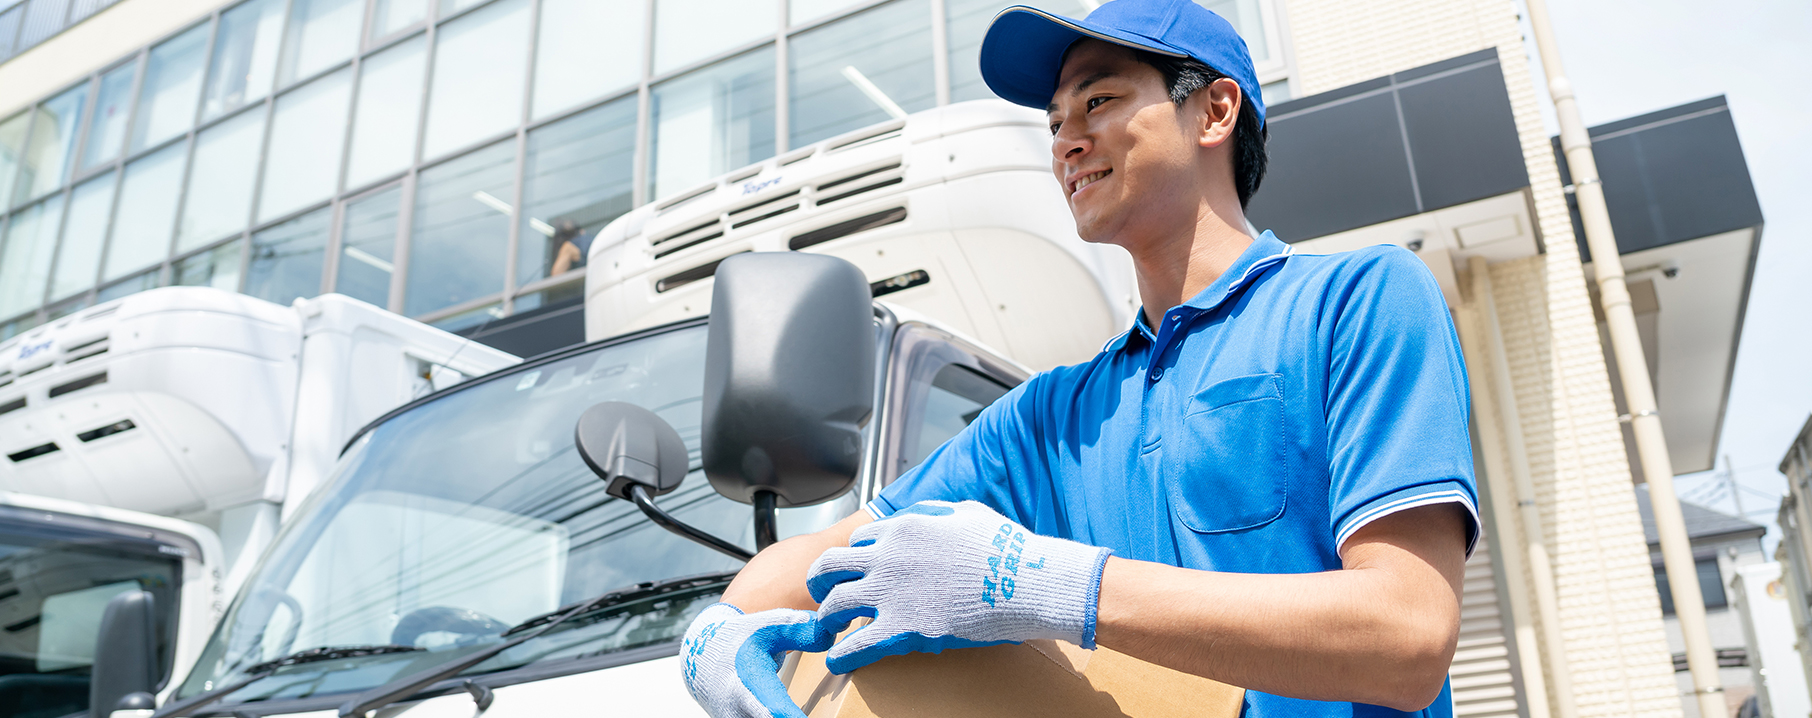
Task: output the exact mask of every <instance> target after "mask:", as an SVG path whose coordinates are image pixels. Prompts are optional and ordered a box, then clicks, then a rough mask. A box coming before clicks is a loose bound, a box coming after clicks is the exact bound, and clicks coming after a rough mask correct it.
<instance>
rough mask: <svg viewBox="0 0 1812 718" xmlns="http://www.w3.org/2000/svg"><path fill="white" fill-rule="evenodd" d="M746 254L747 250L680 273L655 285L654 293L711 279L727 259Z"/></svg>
mask: <svg viewBox="0 0 1812 718" xmlns="http://www.w3.org/2000/svg"><path fill="white" fill-rule="evenodd" d="M746 252H747V250H744V251H743V252H736V253H735V254H731V255H729V256H726V257H722V258H720V259H715V260H712V261H710V262H706V263H704V264H701V265H698V266H696V267H693V268H691V269H688V270H686V271H684V272H679V273H677V274H673V275H669V276H668V277H667V278H665V279H662V280H661V281H658V282H655V283H654V291H656V292H665V291H667V290H669V289H675V288H678V287H683V286H685V285H688V284H691V283H693V282H696V281H698V280H700V279H704V278H706V277H709V276H711V275H713V274H716V273H717V265H719V264H721V263H723V261H724V260H725V259H729V258H730V257H734V256H736V255H737V254H744V253H746Z"/></svg>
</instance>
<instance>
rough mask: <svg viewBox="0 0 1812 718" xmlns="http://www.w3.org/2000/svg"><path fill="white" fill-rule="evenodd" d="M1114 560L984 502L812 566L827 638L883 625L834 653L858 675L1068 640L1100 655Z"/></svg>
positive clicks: (881, 529)
mask: <svg viewBox="0 0 1812 718" xmlns="http://www.w3.org/2000/svg"><path fill="white" fill-rule="evenodd" d="M1108 553H1109V551H1108V549H1105V548H1097V547H1094V546H1087V545H1084V544H1080V543H1076V542H1074V541H1065V540H1063V539H1057V538H1051V537H1048V536H1039V535H1036V534H1033V533H1031V532H1029V531H1026V530H1025V528H1024V527H1022V526H1020V525H1019V524H1016V523H1013V522H1012V521H1009V520H1007V519H1006V517H1003V516H1001V515H1000V514H998V513H995V512H994V511H993V510H992V509H989V508H988V507H986V506H983V505H982V504H980V503H977V502H974V501H964V502H962V503H956V504H953V503H948V502H943V501H925V502H921V503H918V504H914V505H912V506H910V507H907V508H906V509H904V510H902V511H900V512H898V513H896V514H894V515H893V516H890V517H888V518H886V519H882V520H880V521H876V522H874V523H871V524H868V525H866V526H863V527H861V528H858V529H856V530H855V532H854V533H852V534H851V535H850V547H849V548H833V549H830V550H828V551H825V552H824V555H823V556H820V557H819V558H818V560H817V561H816V562H815V563H813V564H812V568H811V571H810V572H808V574H807V579H806V587H807V588H808V589H809V590H810V591H811V594H812V598H813V599H814V600H816V601H818V602H819V603H820V606H819V608H818V615H819V617H820V620H821V621H822V622H823V624H824V626H825V628H826V630H829V631H831V632H833V633H834V632H837V631H841V630H842V629H843V628H844V627H846V626H848V625H849V622H850V621H851V620H853V619H855V618H856V617H857V616H870V617H873V618H874V622H872V623H870V624H868V625H866V626H863V627H861V628H858V629H856V630H855V632H853V633H851V634H850V635H849V636H848V637H847V638H845V639H844V640H843V641H841V642H839V643H838V644H837V645H836V646H834V647H832V648H831V650H830V655H829V656H827V657H826V660H825V664H826V666H827V667H829V668H830V670H831V672H833V673H839V674H841V673H848V672H850V671H853V670H855V669H857V668H860V667H862V666H865V665H868V664H870V663H873V662H874V661H876V660H878V659H880V658H882V657H883V656H893V655H900V654H904V653H911V652H920V653H937V652H939V651H942V650H943V649H946V648H965V647H969V646H986V645H993V644H997V643H1016V642H1019V641H1025V640H1030V639H1035V638H1057V639H1062V640H1066V641H1070V642H1072V643H1076V644H1079V645H1081V646H1083V647H1085V648H1093V647H1094V643H1095V609H1096V604H1097V602H1098V599H1099V596H1100V586H1101V569H1102V565H1103V564H1104V563H1105V562H1106V561H1107V555H1108Z"/></svg>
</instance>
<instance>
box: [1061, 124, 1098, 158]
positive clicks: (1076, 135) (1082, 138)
mask: <svg viewBox="0 0 1812 718" xmlns="http://www.w3.org/2000/svg"><path fill="white" fill-rule="evenodd" d="M1092 146H1093V143H1092V142H1091V141H1090V140H1089V138H1088V135H1086V134H1084V133H1082V132H1080V131H1077V130H1072V129H1070V127H1069V123H1065V124H1063V125H1060V126H1058V128H1057V134H1055V135H1052V136H1051V157H1052V158H1054V159H1056V160H1057V161H1058V162H1063V161H1066V160H1072V159H1075V158H1077V157H1080V156H1082V155H1084V154H1087V153H1088V151H1089V149H1090V148H1091V147H1092Z"/></svg>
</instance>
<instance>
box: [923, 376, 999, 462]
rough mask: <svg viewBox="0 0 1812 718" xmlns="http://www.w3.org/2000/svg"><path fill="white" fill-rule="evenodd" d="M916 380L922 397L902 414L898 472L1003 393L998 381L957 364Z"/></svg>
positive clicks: (927, 452) (972, 419)
mask: <svg viewBox="0 0 1812 718" xmlns="http://www.w3.org/2000/svg"><path fill="white" fill-rule="evenodd" d="M927 380H928V381H927ZM917 383H919V384H921V385H922V389H923V397H924V398H923V399H922V403H921V404H919V406H918V407H917V410H916V411H914V410H911V409H909V410H908V412H907V414H906V426H905V432H904V434H905V435H904V438H905V442H904V444H903V445H902V446H901V447H900V455H899V456H900V461H899V463H900V466H899V472H900V473H901V474H904V473H906V472H907V471H908V470H911V469H912V467H915V466H918V465H919V464H920V463H923V462H924V461H925V458H926V457H928V456H930V455H931V452H933V451H936V450H937V447H939V446H942V445H943V443H944V442H946V441H949V440H950V438H951V437H953V436H956V435H957V434H958V433H959V432H961V431H962V430H963V428H964V427H966V426H968V425H969V424H970V423H971V422H974V421H975V417H976V416H978V415H980V414H981V411H982V409H985V408H987V406H988V405H989V404H992V403H994V400H996V399H999V398H1000V397H1001V396H1003V395H1005V394H1006V393H1007V387H1005V386H1003V385H1001V384H1000V383H999V382H996V381H994V380H993V379H989V378H988V377H985V376H983V375H981V374H980V373H979V372H977V371H975V370H974V369H970V368H969V367H966V366H962V365H960V364H944V365H943V366H942V367H941V368H938V369H937V370H936V372H935V373H932V374H931V375H930V376H928V377H924V378H923V379H920V380H919V381H918V382H917ZM910 394H913V395H916V394H919V392H917V391H914V392H910Z"/></svg>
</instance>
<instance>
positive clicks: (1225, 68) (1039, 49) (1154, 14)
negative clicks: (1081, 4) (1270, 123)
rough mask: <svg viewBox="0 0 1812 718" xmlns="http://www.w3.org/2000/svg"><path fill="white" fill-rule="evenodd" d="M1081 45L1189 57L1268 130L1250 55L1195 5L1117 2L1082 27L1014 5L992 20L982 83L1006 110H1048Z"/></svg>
mask: <svg viewBox="0 0 1812 718" xmlns="http://www.w3.org/2000/svg"><path fill="white" fill-rule="evenodd" d="M1083 38H1094V39H1096V40H1102V41H1105V42H1111V43H1114V44H1116V45H1124V46H1126V47H1130V48H1135V49H1139V50H1146V51H1149V52H1155V53H1157V54H1159V55H1168V56H1171V57H1190V58H1194V59H1196V60H1197V61H1200V62H1201V63H1202V64H1204V65H1207V66H1209V67H1211V68H1214V70H1215V71H1216V72H1219V73H1221V74H1223V75H1226V76H1227V77H1229V78H1232V79H1233V81H1234V82H1236V83H1238V84H1239V89H1240V91H1241V92H1242V93H1243V94H1244V95H1245V101H1246V102H1248V103H1250V104H1251V105H1252V109H1253V110H1255V111H1257V113H1258V124H1259V126H1260V127H1263V126H1264V124H1265V101H1264V98H1263V96H1262V95H1260V94H1259V90H1258V74H1257V73H1256V72H1254V71H1253V70H1252V53H1251V51H1249V50H1247V49H1246V41H1245V40H1244V39H1243V38H1241V37H1240V36H1239V33H1238V32H1236V31H1234V29H1233V25H1232V23H1229V22H1227V20H1226V19H1225V18H1222V17H1221V16H1219V15H1216V14H1214V12H1213V11H1211V10H1209V9H1208V8H1205V7H1202V6H1200V5H1197V4H1195V3H1194V2H1192V1H1191V0H1113V2H1109V3H1103V4H1102V5H1101V7H1098V8H1095V11H1094V12H1091V13H1089V14H1088V17H1087V18H1085V19H1082V20H1072V19H1070V18H1067V17H1061V16H1058V15H1052V14H1051V13H1048V12H1045V11H1043V10H1039V9H1037V8H1031V7H1026V6H1024V5H1015V6H1013V7H1010V8H1007V9H1005V10H1002V11H1000V14H999V15H995V16H994V23H993V24H992V25H989V26H988V34H987V35H986V36H985V37H983V38H982V46H981V73H982V80H984V81H986V82H987V83H988V87H989V88H990V89H992V90H994V94H997V95H1000V96H1001V97H1002V98H1005V99H1006V100H1007V101H1008V102H1011V103H1013V104H1016V105H1025V106H1026V107H1035V108H1038V109H1040V110H1042V109H1044V108H1045V107H1046V106H1047V105H1049V104H1050V102H1051V96H1052V95H1054V94H1056V93H1057V76H1058V75H1059V74H1061V73H1062V71H1063V54H1064V53H1065V52H1067V51H1068V50H1069V49H1070V45H1072V44H1075V42H1076V41H1077V40H1081V39H1083Z"/></svg>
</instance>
